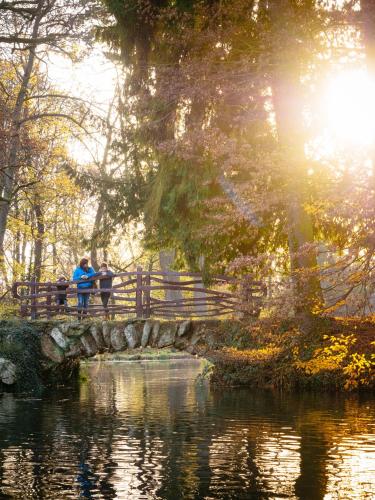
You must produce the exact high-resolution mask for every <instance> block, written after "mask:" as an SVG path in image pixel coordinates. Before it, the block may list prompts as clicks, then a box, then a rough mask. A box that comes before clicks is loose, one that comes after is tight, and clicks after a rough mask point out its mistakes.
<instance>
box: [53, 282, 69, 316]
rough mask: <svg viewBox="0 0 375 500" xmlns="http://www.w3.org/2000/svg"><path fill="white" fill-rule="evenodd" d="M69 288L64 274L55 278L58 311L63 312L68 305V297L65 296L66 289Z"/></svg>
mask: <svg viewBox="0 0 375 500" xmlns="http://www.w3.org/2000/svg"><path fill="white" fill-rule="evenodd" d="M68 288H69V283H67V279H66V278H65V276H60V278H59V279H58V280H57V285H56V290H57V294H56V303H57V306H58V309H57V310H58V311H60V312H65V311H66V308H67V305H68V297H67V293H66V291H67V289H68Z"/></svg>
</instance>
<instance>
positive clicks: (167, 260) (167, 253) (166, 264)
mask: <svg viewBox="0 0 375 500" xmlns="http://www.w3.org/2000/svg"><path fill="white" fill-rule="evenodd" d="M174 259H175V250H160V252H159V263H160V269H161V270H162V271H163V272H171V267H172V265H173V261H174ZM164 279H168V281H174V282H176V284H178V283H179V282H180V277H179V276H173V275H172V276H170V277H168V278H165V277H164ZM182 298H183V297H182V291H181V290H166V291H165V300H181V299H182Z"/></svg>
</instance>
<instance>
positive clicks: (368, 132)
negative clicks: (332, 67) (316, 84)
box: [324, 70, 375, 147]
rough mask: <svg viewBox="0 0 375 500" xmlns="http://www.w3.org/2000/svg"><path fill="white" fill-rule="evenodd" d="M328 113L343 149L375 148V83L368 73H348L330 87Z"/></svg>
mask: <svg viewBox="0 0 375 500" xmlns="http://www.w3.org/2000/svg"><path fill="white" fill-rule="evenodd" d="M324 114H325V115H326V116H325V122H326V124H327V128H328V132H329V135H330V136H331V138H332V140H333V141H334V142H335V143H337V145H339V146H343V147H369V146H375V81H373V80H372V79H371V78H370V77H369V76H368V74H367V72H366V71H365V70H353V71H345V72H342V73H340V74H339V75H337V76H335V77H334V78H332V79H331V80H330V82H329V84H328V85H327V89H326V93H325V99H324Z"/></svg>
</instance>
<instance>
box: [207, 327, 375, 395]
mask: <svg viewBox="0 0 375 500" xmlns="http://www.w3.org/2000/svg"><path fill="white" fill-rule="evenodd" d="M229 337H230V340H229V341H228V340H227V341H226V343H225V345H223V346H221V348H220V349H217V350H215V351H212V352H210V354H209V358H210V360H211V361H212V363H213V366H212V368H211V380H212V382H213V383H214V384H215V385H230V386H237V385H242V386H248V387H263V388H266V387H273V388H279V389H287V390H291V389H295V388H302V389H305V388H309V389H316V390H321V391H323V390H336V391H342V390H344V391H358V390H374V388H375V370H374V368H375V319H374V318H368V319H366V320H359V319H353V318H346V319H332V318H316V319H315V324H314V328H313V329H312V330H311V331H310V332H309V333H305V332H304V330H303V328H302V327H301V326H300V325H299V324H298V323H297V322H296V321H293V320H290V321H283V322H274V321H271V320H261V321H256V322H253V323H251V324H242V325H241V327H240V328H237V329H233V328H232V334H231V335H230V336H229ZM227 339H228V336H227Z"/></svg>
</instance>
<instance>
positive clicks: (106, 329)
mask: <svg viewBox="0 0 375 500" xmlns="http://www.w3.org/2000/svg"><path fill="white" fill-rule="evenodd" d="M102 334H103V341H104V344H105V346H106V347H108V348H110V347H111V326H110V324H109V323H108V322H107V321H103V323H102Z"/></svg>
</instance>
